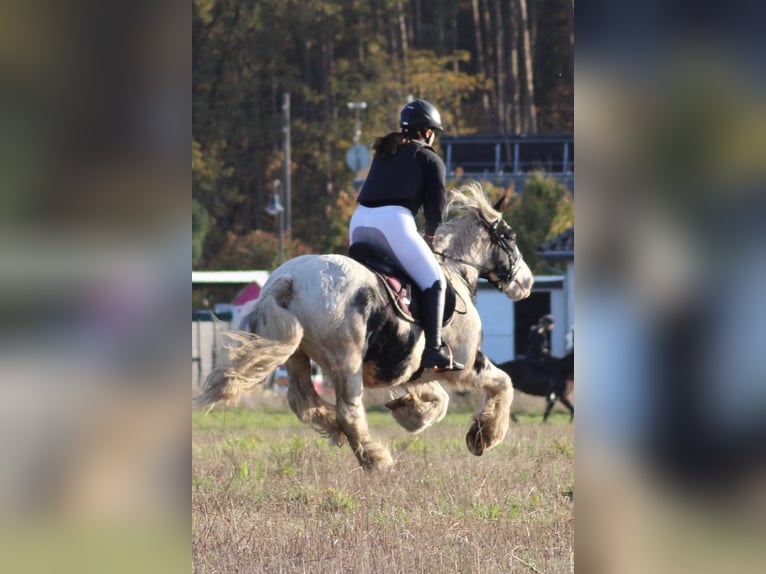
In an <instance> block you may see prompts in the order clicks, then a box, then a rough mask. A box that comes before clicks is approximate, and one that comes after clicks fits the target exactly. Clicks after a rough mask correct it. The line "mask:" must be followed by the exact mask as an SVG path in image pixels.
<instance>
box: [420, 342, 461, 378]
mask: <svg viewBox="0 0 766 574" xmlns="http://www.w3.org/2000/svg"><path fill="white" fill-rule="evenodd" d="M444 347H446V348H447V352H448V353H449V356H446V355H444V354H442V352H441V350H442V348H444ZM427 358H428V359H430V361H427V360H426V359H427ZM421 366H422V367H423V368H424V369H432V370H433V372H434V373H443V372H445V371H462V370H463V369H464V368H465V365H463V364H462V363H458V362H457V361H455V358H454V356H453V355H452V349H450V347H449V345H447V344H446V343H445V344H443V345H442V346H441V347H439V348H438V349H435V348H433V347H431V348H428V349H426V350H425V351H424V352H423V359H422V364H421Z"/></svg>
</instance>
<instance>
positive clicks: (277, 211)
mask: <svg viewBox="0 0 766 574" xmlns="http://www.w3.org/2000/svg"><path fill="white" fill-rule="evenodd" d="M281 190H282V182H281V181H279V180H278V179H275V180H274V194H273V195H272V197H271V203H270V204H269V205H268V206H267V207H266V213H268V214H269V215H276V216H278V218H279V219H278V221H279V264H280V265H282V261H284V248H283V244H282V234H283V232H284V228H285V208H284V207H283V206H282V200H281V198H280V195H281V194H280V191H281Z"/></svg>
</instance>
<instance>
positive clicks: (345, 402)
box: [332, 357, 394, 470]
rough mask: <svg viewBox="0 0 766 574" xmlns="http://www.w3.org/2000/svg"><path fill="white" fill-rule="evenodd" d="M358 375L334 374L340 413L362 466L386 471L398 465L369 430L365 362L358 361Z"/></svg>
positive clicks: (339, 421)
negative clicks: (364, 379)
mask: <svg viewBox="0 0 766 574" xmlns="http://www.w3.org/2000/svg"><path fill="white" fill-rule="evenodd" d="M358 365H359V366H358V368H357V370H356V372H352V373H349V372H348V371H344V372H340V373H333V376H332V380H333V383H334V384H335V395H336V411H335V414H336V416H337V418H338V423H339V424H340V426H341V428H342V429H343V432H344V433H345V435H346V437H347V438H348V444H349V446H350V447H351V450H353V451H354V454H355V455H356V458H357V459H358V460H359V464H361V465H362V467H364V468H365V469H367V470H372V469H386V468H389V467H390V466H392V465H393V464H394V461H393V459H392V458H391V454H390V453H389V452H388V449H387V448H386V447H384V446H383V445H381V444H379V443H377V442H375V441H373V440H372V437H371V436H370V431H369V429H368V427H367V413H366V412H365V409H364V404H363V403H362V388H363V385H362V361H361V357H360V358H359V361H358Z"/></svg>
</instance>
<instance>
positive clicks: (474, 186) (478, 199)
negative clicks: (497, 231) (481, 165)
mask: <svg viewBox="0 0 766 574" xmlns="http://www.w3.org/2000/svg"><path fill="white" fill-rule="evenodd" d="M466 211H473V212H474V213H476V215H482V216H484V218H485V219H486V220H488V221H494V220H495V219H497V218H498V217H500V216H501V214H500V212H498V211H497V210H496V209H495V208H494V207H492V204H491V203H490V202H489V200H488V199H487V196H486V195H485V193H484V188H483V187H482V186H481V184H480V183H479V182H478V181H471V182H469V183H466V184H464V185H462V186H460V187H458V188H456V189H451V190H450V191H449V201H448V202H447V220H452V219H453V218H454V217H456V216H457V215H460V214H462V213H465V212H466Z"/></svg>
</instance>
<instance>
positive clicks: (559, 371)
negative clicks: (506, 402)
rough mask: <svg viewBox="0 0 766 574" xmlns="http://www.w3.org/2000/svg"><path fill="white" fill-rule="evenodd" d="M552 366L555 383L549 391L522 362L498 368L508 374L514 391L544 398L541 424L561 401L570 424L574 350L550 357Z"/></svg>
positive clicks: (502, 365)
mask: <svg viewBox="0 0 766 574" xmlns="http://www.w3.org/2000/svg"><path fill="white" fill-rule="evenodd" d="M552 364H553V373H554V381H555V382H554V386H553V390H550V389H549V388H548V384H547V383H546V381H545V380H543V378H542V377H541V376H540V374H539V373H537V372H536V371H534V370H533V369H532V368H530V366H529V365H527V364H526V363H525V362H524V361H519V360H515V361H506V362H505V363H500V364H499V365H498V368H500V369H502V370H503V371H505V372H506V373H508V376H510V377H511V382H512V383H513V388H514V389H515V390H517V391H521V392H522V393H526V394H528V395H534V396H536V397H545V400H546V406H545V412H544V413H543V422H546V421H547V420H548V416H549V415H550V414H551V411H552V410H553V406H554V405H555V404H556V400H559V401H561V403H562V404H563V405H564V406H565V407H566V408H567V409H568V410H569V421H570V422H571V421H573V420H574V405H573V404H572V403H571V401H570V400H569V397H570V396H571V395H572V391H574V350H572V351H570V352H569V353H567V354H566V355H565V356H563V357H552ZM511 418H512V419H513V420H514V421H516V415H514V414H512V415H511Z"/></svg>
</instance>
